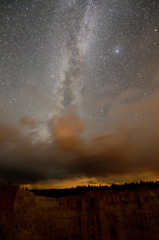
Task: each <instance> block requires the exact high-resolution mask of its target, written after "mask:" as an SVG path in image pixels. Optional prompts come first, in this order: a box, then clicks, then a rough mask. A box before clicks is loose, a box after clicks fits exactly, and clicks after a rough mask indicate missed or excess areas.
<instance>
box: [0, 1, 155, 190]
mask: <svg viewBox="0 0 159 240" xmlns="http://www.w3.org/2000/svg"><path fill="white" fill-rule="evenodd" d="M158 32H159V2H158V0H154V1H152V0H151V1H150V0H146V1H139V0H133V1H132V0H125V1H123V0H121V1H117V0H112V1H109V0H99V1H97V0H71V1H69V0H65V1H62V0H55V1H52V0H43V1H42V0H39V1H38V0H31V1H27V0H24V1H20V0H14V1H13V0H12V1H11V0H1V1H0V179H1V180H8V181H11V182H13V183H18V184H30V185H29V186H30V187H35V186H36V187H37V186H44V187H47V186H49V187H50V186H51V187H57V186H58V187H67V186H75V185H78V184H82V185H83V184H84V185H87V184H107V183H108V184H109V183H112V182H117V183H119V182H130V181H139V180H154V179H155V180H158V179H159V175H158V174H159V37H158Z"/></svg>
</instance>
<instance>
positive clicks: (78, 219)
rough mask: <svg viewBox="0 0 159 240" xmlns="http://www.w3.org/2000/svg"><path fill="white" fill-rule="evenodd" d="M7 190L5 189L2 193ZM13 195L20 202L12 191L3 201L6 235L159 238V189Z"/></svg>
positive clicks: (0, 235)
mask: <svg viewBox="0 0 159 240" xmlns="http://www.w3.org/2000/svg"><path fill="white" fill-rule="evenodd" d="M8 191H9V190H8ZM1 192H2V189H1V188H0V197H1ZM13 192H14V194H13ZM15 193H16V194H15ZM11 195H16V196H15V198H14V196H13V199H14V201H11V198H9V196H10V195H9V193H7V194H6V199H5V198H4V197H3V198H1V200H0V203H1V207H0V208H1V209H0V211H1V213H3V214H2V215H3V219H2V220H3V223H2V220H1V229H0V239H2V240H3V239H7V240H13V239H16V240H20V239H24V240H25V239H27V240H28V239H29V240H44V239H45V240H52V239H57V240H60V239H62V240H64V239H65V240H66V239H68V240H75V239H84V240H86V239H96V240H97V239H98V240H99V239H101V240H102V239H103V240H106V239H112V240H114V239H121V240H124V239H134V240H136V239H142V240H143V239H156V240H157V239H159V231H158V229H159V188H156V189H153V190H150V189H141V190H140V191H135V190H131V191H113V190H107V191H102V192H87V193H85V194H84V195H77V196H67V197H63V198H47V197H41V196H35V195H34V194H33V193H31V192H29V191H24V190H21V189H18V191H17V190H16V189H14V191H12V193H11ZM9 199H10V200H9ZM7 201H8V204H9V205H10V204H11V205H12V206H13V208H12V207H10V208H9V209H10V210H9V217H10V218H7V216H6V215H5V214H6V213H7V212H8V207H7V204H6V203H7ZM4 202H5V204H4ZM12 202H14V205H13V204H12ZM2 206H3V208H2ZM11 209H13V210H11Z"/></svg>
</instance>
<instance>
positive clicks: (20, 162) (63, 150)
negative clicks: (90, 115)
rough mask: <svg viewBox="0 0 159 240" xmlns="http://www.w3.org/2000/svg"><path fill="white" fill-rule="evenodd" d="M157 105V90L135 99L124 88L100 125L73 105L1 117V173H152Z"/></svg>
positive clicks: (156, 158)
mask: <svg viewBox="0 0 159 240" xmlns="http://www.w3.org/2000/svg"><path fill="white" fill-rule="evenodd" d="M130 99H131V101H129V100H130ZM132 99H133V101H132ZM103 104H104V103H103ZM158 106H159V96H158V94H157V93H156V94H154V95H151V96H148V97H146V98H144V99H142V100H137V99H135V95H134V93H133V92H132V91H127V92H126V93H124V94H122V95H121V96H120V97H118V98H117V99H116V100H115V101H114V102H113V103H112V105H111V107H110V109H109V112H108V117H107V119H106V120H105V121H104V122H103V123H102V124H101V125H100V124H94V125H93V124H91V123H90V122H87V121H84V120H83V119H81V118H80V117H79V116H78V114H77V113H76V112H73V111H72V112H71V111H66V112H65V113H64V114H63V115H61V116H60V117H58V118H51V119H49V120H47V121H38V120H37V119H30V118H29V117H27V116H23V117H22V118H21V119H20V121H19V123H18V124H13V123H5V122H1V123H0V178H1V179H2V180H9V181H11V182H13V183H18V184H29V183H37V182H39V181H47V180H51V179H52V180H64V179H73V178H78V177H79V178H95V179H96V178H97V179H98V178H99V179H105V180H106V179H107V177H109V178H110V177H111V176H121V178H122V176H124V175H125V174H142V173H143V174H144V173H146V172H151V173H153V174H154V175H156V176H157V175H158V173H159V108H158Z"/></svg>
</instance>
